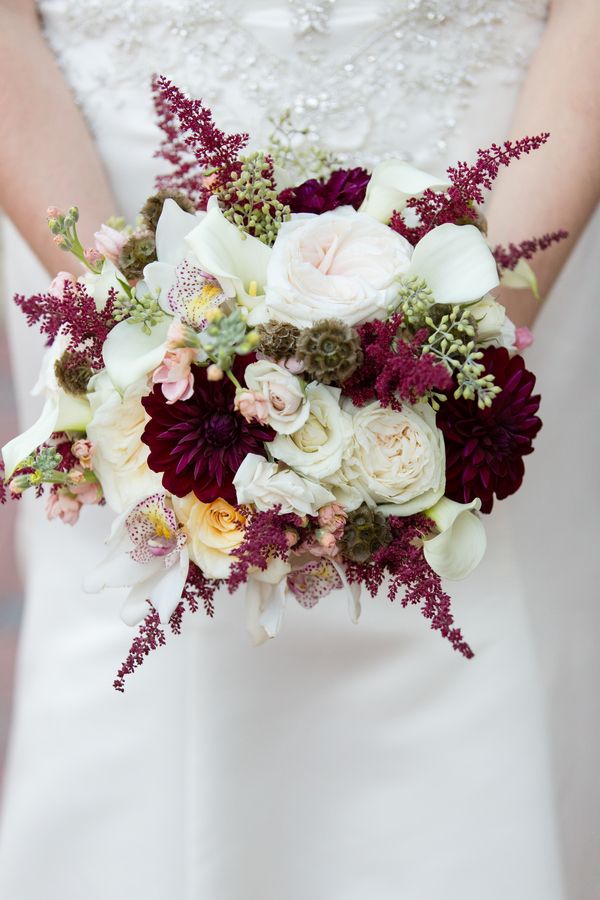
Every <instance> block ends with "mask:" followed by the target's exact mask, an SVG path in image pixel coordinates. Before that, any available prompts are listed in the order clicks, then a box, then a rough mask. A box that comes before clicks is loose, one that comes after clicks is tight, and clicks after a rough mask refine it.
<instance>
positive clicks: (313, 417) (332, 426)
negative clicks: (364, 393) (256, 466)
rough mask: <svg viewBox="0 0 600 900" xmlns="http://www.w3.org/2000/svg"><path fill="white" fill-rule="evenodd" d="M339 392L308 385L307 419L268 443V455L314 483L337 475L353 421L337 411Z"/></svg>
mask: <svg viewBox="0 0 600 900" xmlns="http://www.w3.org/2000/svg"><path fill="white" fill-rule="evenodd" d="M340 393H341V391H340V389H339V388H334V387H327V386H326V385H324V384H318V383H317V382H316V381H313V382H312V383H311V384H309V385H308V386H307V388H306V398H307V400H308V402H309V403H310V412H309V414H308V419H307V420H306V422H305V423H304V425H303V426H302V428H300V429H299V430H298V431H296V432H294V434H290V435H283V434H278V435H277V437H276V438H275V440H274V441H273V442H272V443H271V444H269V451H270V452H271V455H272V456H274V457H275V459H281V460H282V461H283V462H286V463H287V464H288V466H291V467H292V468H293V469H295V470H296V471H297V472H299V473H300V474H301V475H306V476H307V477H308V478H312V479H314V480H315V481H322V480H323V479H326V478H328V477H329V476H331V475H333V474H334V473H335V472H337V471H338V469H339V468H340V466H341V464H342V459H343V456H344V451H345V450H346V447H347V446H348V444H349V442H350V439H351V437H352V419H351V417H350V416H349V415H348V413H345V412H344V411H343V410H342V409H341V408H340Z"/></svg>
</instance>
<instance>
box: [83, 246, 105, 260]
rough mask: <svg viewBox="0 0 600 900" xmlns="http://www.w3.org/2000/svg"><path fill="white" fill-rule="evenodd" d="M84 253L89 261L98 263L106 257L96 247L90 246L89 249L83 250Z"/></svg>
mask: <svg viewBox="0 0 600 900" xmlns="http://www.w3.org/2000/svg"><path fill="white" fill-rule="evenodd" d="M83 255H84V257H85V258H86V260H87V261H88V262H89V263H92V264H93V263H97V262H100V260H101V259H104V257H103V256H102V254H101V253H99V252H98V251H97V250H96V249H95V248H94V247H88V248H87V250H84V251H83Z"/></svg>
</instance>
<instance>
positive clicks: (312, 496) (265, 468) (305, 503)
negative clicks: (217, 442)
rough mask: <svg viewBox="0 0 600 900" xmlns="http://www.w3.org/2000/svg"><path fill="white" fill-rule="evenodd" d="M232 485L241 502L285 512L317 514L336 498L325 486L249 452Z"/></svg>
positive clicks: (258, 507)
mask: <svg viewBox="0 0 600 900" xmlns="http://www.w3.org/2000/svg"><path fill="white" fill-rule="evenodd" d="M233 485H234V487H235V489H236V492H237V498H238V503H253V504H254V505H255V506H256V508H257V509H260V510H262V511H266V510H269V509H273V507H275V506H279V507H281V509H280V512H281V514H284V515H285V514H286V513H296V515H298V516H316V515H317V512H318V511H319V509H320V508H321V507H322V506H326V505H327V504H328V503H332V502H333V501H334V500H335V497H334V495H333V494H332V493H331V491H329V490H327V488H326V487H323V486H322V485H320V484H315V482H314V481H310V480H309V479H308V478H302V476H301V475H298V474H297V472H293V471H292V470H291V469H287V468H284V469H282V468H281V467H280V466H279V465H278V464H277V463H273V462H267V460H266V459H263V457H262V456H258V455H257V454H255V453H249V454H248V456H247V457H246V459H245V460H244V462H243V463H242V464H241V466H240V467H239V469H238V470H237V472H236V474H235V478H234V479H233Z"/></svg>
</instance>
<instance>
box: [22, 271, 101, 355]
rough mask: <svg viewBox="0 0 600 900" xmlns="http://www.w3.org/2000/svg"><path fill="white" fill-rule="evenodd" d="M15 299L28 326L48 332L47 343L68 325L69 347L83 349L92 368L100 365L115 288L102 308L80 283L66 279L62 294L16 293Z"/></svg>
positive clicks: (43, 332) (44, 332) (46, 333)
mask: <svg viewBox="0 0 600 900" xmlns="http://www.w3.org/2000/svg"><path fill="white" fill-rule="evenodd" d="M14 299H15V303H16V304H17V306H18V307H19V309H20V310H21V312H22V313H24V314H25V317H26V318H27V324H28V325H29V326H30V327H33V325H37V326H38V327H39V330H40V332H41V334H43V335H47V338H48V339H47V341H46V344H47V345H49V344H52V343H53V342H54V340H55V338H56V335H57V334H58V332H59V331H60V329H61V328H63V327H67V328H68V330H69V334H70V337H71V343H70V345H69V348H68V349H69V350H73V351H77V350H83V351H85V356H86V358H87V360H88V362H89V363H90V365H91V366H92V367H93V368H98V369H100V368H102V367H103V366H104V362H103V360H102V348H103V346H104V342H105V340H106V338H107V336H108V333H109V331H110V330H111V328H113V327H114V325H115V320H114V319H113V317H112V316H113V306H114V301H115V292H114V290H113V289H111V290H110V292H109V298H108V300H107V302H106V304H105V306H104V308H103V309H101V310H98V309H97V308H96V303H95V301H94V298H93V297H90V295H89V294H88V292H87V291H86V289H85V286H84V285H83V284H79V283H77V282H75V283H73V282H69V281H67V282H65V285H64V289H63V294H62V297H58V296H56V295H55V294H52V293H45V294H34V295H33V296H32V297H25V296H23V295H22V294H17V295H16V296H15V298H14Z"/></svg>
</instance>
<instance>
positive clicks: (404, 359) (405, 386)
mask: <svg viewBox="0 0 600 900" xmlns="http://www.w3.org/2000/svg"><path fill="white" fill-rule="evenodd" d="M401 324H402V316H401V315H400V314H398V313H397V314H396V315H394V316H392V317H391V318H390V319H388V321H387V322H380V321H377V320H375V321H373V322H366V323H365V324H364V325H361V326H359V328H358V334H359V337H360V341H361V346H362V351H363V362H362V365H361V366H359V368H358V369H357V370H356V372H355V373H354V374H353V375H352V376H351V377H350V378H349V379H348V380H347V381H346V382H345V383H344V384H343V386H342V391H343V393H344V394H345V395H346V396H348V397H350V399H351V400H352V402H353V403H354V404H355V406H364V404H365V403H368V402H369V401H371V400H375V399H377V400H379V402H380V403H381V404H382V405H383V406H389V407H390V408H391V409H395V410H399V409H401V408H402V401H403V400H404V401H406V402H408V403H417V402H418V401H419V400H420V399H421V398H423V397H424V396H426V395H427V394H428V393H429V392H430V391H432V390H434V389H435V390H439V391H445V390H448V389H449V388H450V387H451V386H452V378H451V376H450V374H449V372H448V370H447V368H446V366H445V365H443V364H442V363H439V362H437V361H436V360H435V358H434V357H433V356H432V355H431V354H428V353H425V354H423V352H422V347H423V343H424V342H425V340H426V338H427V334H426V332H424V331H423V332H418V333H417V334H416V335H414V337H413V338H412V339H411V340H410V341H405V340H403V339H402V337H400V336H399V329H400V327H401Z"/></svg>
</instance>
